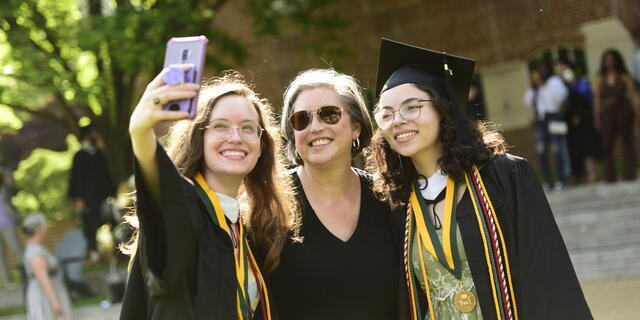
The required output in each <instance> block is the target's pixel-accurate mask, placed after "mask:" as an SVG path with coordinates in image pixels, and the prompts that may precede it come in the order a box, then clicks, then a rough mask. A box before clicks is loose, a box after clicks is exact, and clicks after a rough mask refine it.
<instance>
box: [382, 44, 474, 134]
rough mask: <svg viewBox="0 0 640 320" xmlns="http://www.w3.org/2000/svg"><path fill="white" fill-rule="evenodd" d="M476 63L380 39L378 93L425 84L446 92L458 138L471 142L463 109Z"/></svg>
mask: <svg viewBox="0 0 640 320" xmlns="http://www.w3.org/2000/svg"><path fill="white" fill-rule="evenodd" d="M475 63H476V62H475V60H473V59H469V58H463V57H458V56H454V55H451V54H448V53H445V52H438V51H433V50H429V49H424V48H420V47H416V46H412V45H409V44H405V43H401V42H397V41H393V40H389V39H384V38H383V39H380V56H379V58H378V78H377V82H376V94H377V95H378V96H380V94H381V93H382V92H384V91H386V90H388V89H391V88H393V87H395V86H399V85H401V84H405V83H415V84H422V85H425V86H427V87H431V88H434V89H435V90H437V91H439V92H442V93H446V94H447V95H448V98H449V100H450V102H451V107H452V112H453V117H454V119H455V121H456V129H457V139H458V140H459V141H462V142H468V139H469V137H470V134H469V133H468V129H467V128H466V126H465V125H464V121H463V117H464V115H463V113H461V110H460V108H459V106H462V107H466V105H467V99H468V97H469V87H470V86H471V80H472V78H473V69H474V67H475Z"/></svg>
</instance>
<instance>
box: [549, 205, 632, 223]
mask: <svg viewBox="0 0 640 320" xmlns="http://www.w3.org/2000/svg"><path fill="white" fill-rule="evenodd" d="M638 217H640V210H639V209H638V208H632V207H624V208H617V209H609V210H597V209H595V210H594V209H593V208H586V209H584V210H581V211H580V212H575V213H573V214H571V215H569V214H565V213H562V212H554V218H555V220H556V223H557V224H558V225H559V226H563V227H573V226H576V225H578V226H580V225H596V226H598V225H608V224H617V223H619V224H624V223H625V222H627V221H629V220H635V219H638Z"/></svg>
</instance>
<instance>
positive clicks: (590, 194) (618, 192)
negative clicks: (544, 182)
mask: <svg viewBox="0 0 640 320" xmlns="http://www.w3.org/2000/svg"><path fill="white" fill-rule="evenodd" d="M638 194H640V180H638V181H635V182H630V183H629V182H627V183H618V184H613V185H610V184H603V183H598V184H592V185H587V186H577V187H571V188H567V189H565V190H562V191H559V192H552V193H548V194H547V198H548V199H549V202H550V203H553V204H556V205H560V204H573V203H577V202H582V201H593V200H597V199H611V198H616V199H617V198H625V197H635V198H637V197H638Z"/></svg>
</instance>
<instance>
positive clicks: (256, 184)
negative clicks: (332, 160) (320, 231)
mask: <svg viewBox="0 0 640 320" xmlns="http://www.w3.org/2000/svg"><path fill="white" fill-rule="evenodd" d="M228 95H239V96H242V97H244V98H245V99H247V100H248V101H249V102H250V103H251V104H252V105H253V106H254V107H255V110H256V111H257V112H258V117H259V122H258V123H259V124H260V126H261V127H262V128H263V129H264V132H263V134H262V137H261V138H260V142H261V148H262V154H261V156H260V158H258V161H257V163H256V166H255V167H254V168H253V170H251V172H249V174H248V175H247V176H246V177H245V178H244V180H243V183H242V186H241V190H243V191H244V194H242V195H241V196H240V197H239V198H240V201H241V207H242V208H246V210H242V215H243V221H244V222H245V224H246V225H247V228H248V231H249V232H248V233H247V234H248V236H249V239H250V241H251V242H252V243H253V245H254V248H255V249H256V250H257V251H258V252H259V255H260V256H262V257H263V259H264V267H265V271H273V270H274V269H275V268H276V267H277V266H278V264H279V262H280V253H281V251H282V247H283V246H284V244H285V242H286V241H287V238H288V237H289V236H291V237H292V238H293V239H297V237H298V235H299V229H300V218H299V213H298V208H297V204H296V201H295V194H294V188H293V186H292V181H291V176H290V175H289V174H288V173H287V172H286V167H285V165H284V157H283V156H282V152H281V150H282V142H281V141H282V139H281V137H280V131H279V130H278V128H277V125H276V124H275V121H274V118H273V115H272V112H271V106H270V105H269V103H268V102H267V101H266V100H265V99H262V98H260V97H259V96H258V94H257V93H256V92H254V91H253V90H252V86H251V85H250V84H249V83H247V82H246V81H245V80H244V79H243V77H242V76H241V75H240V74H239V73H237V72H235V71H227V72H226V73H225V74H224V75H223V76H222V77H219V78H213V79H211V80H209V81H208V82H207V83H205V84H203V86H202V89H201V90H200V96H199V99H198V100H199V102H198V113H197V115H196V117H195V119H194V120H193V121H180V122H177V123H176V124H175V125H173V126H172V127H171V128H170V130H169V133H168V135H167V138H166V149H167V154H168V155H169V158H171V160H172V161H173V163H174V164H175V166H176V168H177V169H178V171H179V172H180V173H181V174H182V175H184V176H186V177H193V176H194V175H195V174H196V172H198V171H201V170H202V169H203V168H204V166H205V165H206V164H205V161H204V147H203V146H204V131H205V130H204V129H205V127H206V126H207V125H208V124H209V118H210V116H211V112H212V111H213V109H214V107H215V105H216V102H217V101H218V100H219V99H220V98H222V97H224V96H228ZM128 249H129V252H130V251H131V249H135V248H131V246H129V247H128Z"/></svg>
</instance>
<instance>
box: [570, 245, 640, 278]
mask: <svg viewBox="0 0 640 320" xmlns="http://www.w3.org/2000/svg"><path fill="white" fill-rule="evenodd" d="M569 255H570V256H571V260H572V261H573V266H574V268H575V270H576V273H577V274H578V278H579V279H580V280H581V281H590V280H596V279H611V278H618V277H630V276H640V242H638V243H633V244H629V245H627V246H614V247H601V248H599V249H598V250H588V251H582V252H576V251H575V250H574V251H569Z"/></svg>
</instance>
